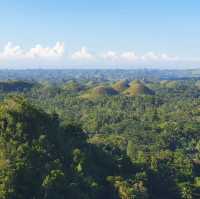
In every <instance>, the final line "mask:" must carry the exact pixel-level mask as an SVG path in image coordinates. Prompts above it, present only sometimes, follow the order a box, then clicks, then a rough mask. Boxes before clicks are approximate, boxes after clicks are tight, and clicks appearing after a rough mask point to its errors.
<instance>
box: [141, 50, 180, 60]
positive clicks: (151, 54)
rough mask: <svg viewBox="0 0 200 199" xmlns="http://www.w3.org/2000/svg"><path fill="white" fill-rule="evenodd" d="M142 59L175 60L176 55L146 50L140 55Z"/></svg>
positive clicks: (176, 58)
mask: <svg viewBox="0 0 200 199" xmlns="http://www.w3.org/2000/svg"><path fill="white" fill-rule="evenodd" d="M141 59H142V60H144V61H177V60H178V57H176V56H170V55H167V54H166V53H162V54H156V53H154V52H148V53H146V54H144V55H143V56H142V57H141Z"/></svg>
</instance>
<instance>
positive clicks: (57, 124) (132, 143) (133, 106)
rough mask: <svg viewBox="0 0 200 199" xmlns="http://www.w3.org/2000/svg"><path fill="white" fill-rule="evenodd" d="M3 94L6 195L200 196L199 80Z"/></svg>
mask: <svg viewBox="0 0 200 199" xmlns="http://www.w3.org/2000/svg"><path fill="white" fill-rule="evenodd" d="M0 90H1V92H0V99H1V103H0V198H2V199H29V198H30V199H56V198H58V199H66V198H69V199H102V198H106V199H193V198H194V199H198V198H200V81H199V80H198V78H188V79H177V80H176V79H172V80H170V79H167V80H162V79H156V80H155V79H154V80H153V79H152V80H150V79H149V78H147V79H145V78H142V79H135V78H132V79H130V78H127V79H125V78H124V79H120V78H119V79H118V80H110V79H109V80H104V79H102V80H99V79H96V80H95V79H88V78H85V79H84V78H82V79H80V80H77V79H76V78H74V79H68V80H63V81H61V82H59V83H55V82H54V81H47V80H45V81H35V80H34V81H23V80H15V81H13V80H12V81H11V80H9V81H5V80H4V81H2V82H0Z"/></svg>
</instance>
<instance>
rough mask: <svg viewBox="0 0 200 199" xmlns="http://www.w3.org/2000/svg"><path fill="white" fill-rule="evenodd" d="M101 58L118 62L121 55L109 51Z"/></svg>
mask: <svg viewBox="0 0 200 199" xmlns="http://www.w3.org/2000/svg"><path fill="white" fill-rule="evenodd" d="M100 58H103V59H106V60H111V61H116V60H117V59H118V58H119V55H118V54H117V53H116V52H114V51H108V52H106V53H103V54H102V55H100Z"/></svg>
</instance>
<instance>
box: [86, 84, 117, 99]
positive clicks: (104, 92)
mask: <svg viewBox="0 0 200 199" xmlns="http://www.w3.org/2000/svg"><path fill="white" fill-rule="evenodd" d="M117 94H118V92H117V91H116V90H115V89H113V88H112V87H106V86H97V87H94V88H92V89H90V90H89V91H88V92H87V93H85V94H84V95H82V97H83V98H96V97H101V96H112V95H117Z"/></svg>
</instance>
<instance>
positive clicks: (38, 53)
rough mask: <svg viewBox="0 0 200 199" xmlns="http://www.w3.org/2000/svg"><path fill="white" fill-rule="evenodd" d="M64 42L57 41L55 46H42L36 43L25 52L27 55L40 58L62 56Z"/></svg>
mask: <svg viewBox="0 0 200 199" xmlns="http://www.w3.org/2000/svg"><path fill="white" fill-rule="evenodd" d="M64 51H65V48H64V43H61V42H57V43H56V44H55V46H53V47H52V48H50V47H43V46H41V45H40V44H37V45H36V46H35V47H33V48H31V49H30V50H29V51H28V52H27V54H26V55H27V56H28V57H32V58H34V57H41V58H48V57H49V58H55V57H62V56H63V55H64Z"/></svg>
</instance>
